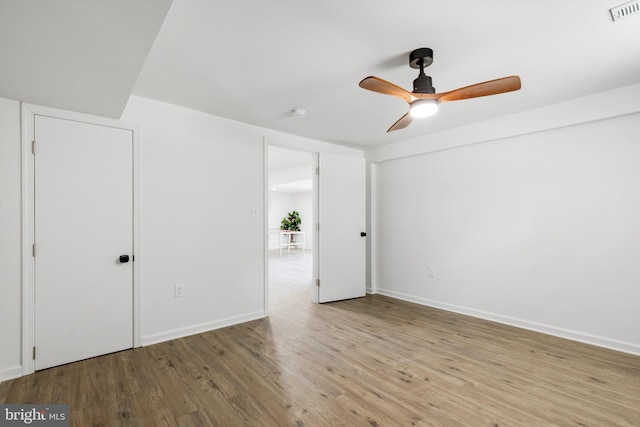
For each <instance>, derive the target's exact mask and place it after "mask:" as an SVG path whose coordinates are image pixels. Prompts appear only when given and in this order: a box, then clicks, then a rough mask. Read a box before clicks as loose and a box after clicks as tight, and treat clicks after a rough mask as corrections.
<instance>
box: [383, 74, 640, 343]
mask: <svg viewBox="0 0 640 427" xmlns="http://www.w3.org/2000/svg"><path fill="white" fill-rule="evenodd" d="M638 89H640V86H638V87H637V88H635V90H636V92H638ZM636 95H637V94H636ZM606 96H607V97H609V96H610V94H606ZM627 96H628V94H626V93H625V94H621V97H620V98H619V101H620V102H619V103H618V104H617V107H616V108H619V105H620V103H622V101H624V100H625V99H626V98H625V97H627ZM632 96H633V95H632ZM582 102H586V100H585V101H577V103H576V105H578V106H580V107H581V108H583V109H584V110H588V109H589V108H590V106H588V105H586V104H585V105H582ZM633 102H635V104H633V107H630V113H629V114H626V115H624V114H623V115H618V116H617V117H610V118H601V119H598V120H585V122H584V123H576V124H575V125H569V126H566V127H558V128H554V129H550V130H547V131H538V132H536V131H533V129H527V131H522V132H521V133H522V135H519V136H505V137H503V138H501V139H496V140H493V141H490V142H485V143H482V144H474V145H463V146H459V147H455V141H454V140H453V139H452V140H447V138H445V137H442V138H440V139H439V138H438V137H437V136H436V137H433V136H431V137H430V138H423V140H422V146H421V147H420V148H418V147H419V146H420V145H421V144H420V142H419V141H414V142H412V144H414V147H413V148H408V146H407V145H405V146H403V147H396V149H397V150H398V151H397V152H396V153H397V158H396V159H395V160H394V159H393V155H392V154H390V153H391V150H392V149H393V147H391V148H389V147H386V148H384V150H386V151H385V152H383V151H382V150H380V151H378V152H375V153H371V156H370V158H371V159H374V160H376V159H377V160H380V159H384V160H387V161H384V162H380V163H377V164H376V165H375V171H376V173H375V176H376V177H377V178H376V179H375V182H374V183H373V186H374V188H376V192H375V198H376V202H375V206H374V212H372V214H373V216H374V217H375V218H376V228H375V230H374V233H375V236H376V243H375V255H374V260H373V261H372V263H374V264H375V266H376V269H377V271H376V274H375V277H374V279H373V280H374V284H375V287H374V291H377V292H379V293H383V294H387V295H390V296H394V297H398V298H402V299H406V300H410V301H415V302H418V303H422V304H426V305H430V306H435V307H440V308H444V309H447V310H452V311H458V312H462V313H466V314H471V315H474V316H478V317H483V318H488V319H492V320H497V321H500V322H504V323H510V324H514V325H517V326H521V327H525V328H529V329H534V330H539V331H542V332H546V333H550V334H555V335H559V336H564V337H567V338H571V339H576V340H579V341H584V342H590V343H594V344H597V345H601V346H605V347H610V348H615V349H619V350H622V351H627V352H631V353H636V354H640V329H638V325H639V324H640V310H638V301H640V286H638V284H640V270H638V268H637V263H638V260H639V259H640V167H638V160H639V159H640V144H639V143H638V135H640V113H637V112H635V113H633V111H634V110H635V111H638V110H637V109H636V108H637V101H633ZM572 111H573V112H575V110H572ZM583 117H586V116H585V115H584V114H583ZM566 118H567V115H565V116H564V119H566ZM560 120H562V119H560ZM504 122H505V126H506V127H508V126H510V124H509V123H508V122H507V121H506V120H505V121H504ZM511 125H512V124H511ZM480 127H481V126H480ZM480 127H478V128H476V130H478V129H480ZM472 130H473V127H471V128H470V129H469V131H470V132H468V133H465V132H462V131H460V134H459V136H460V140H461V141H471V142H474V138H477V137H478V135H481V134H482V131H478V132H472ZM492 132H493V131H492ZM497 132H498V133H499V131H497ZM447 145H448V146H447ZM434 147H435V149H434ZM449 147H451V148H449ZM430 149H432V150H433V151H432V152H430V153H429V150H430ZM412 151H413V152H414V153H416V154H418V155H415V156H412V157H405V156H407V155H410V153H411V152H412ZM421 152H425V153H427V154H421ZM428 265H432V266H435V268H436V277H435V278H429V277H428V275H427V266H428Z"/></svg>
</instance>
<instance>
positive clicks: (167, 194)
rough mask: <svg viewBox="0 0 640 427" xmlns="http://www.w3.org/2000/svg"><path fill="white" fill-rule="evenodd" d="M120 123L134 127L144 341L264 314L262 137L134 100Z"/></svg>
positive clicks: (245, 129) (176, 109) (203, 117)
mask: <svg viewBox="0 0 640 427" xmlns="http://www.w3.org/2000/svg"><path fill="white" fill-rule="evenodd" d="M122 120H123V121H126V122H130V123H137V124H140V127H141V153H140V157H141V159H142V161H141V172H142V182H141V185H142V188H141V193H142V206H141V214H142V218H141V222H142V227H141V233H142V235H141V240H142V247H141V251H142V256H141V257H140V261H141V264H140V265H141V268H142V281H143V286H142V301H143V325H142V341H143V344H146V343H150V342H157V341H163V340H166V339H169V338H174V337H176V336H182V335H185V334H188V333H193V332H198V331H201V330H208V329H213V328H215V327H219V326H224V325H227V324H232V323H237V322H240V321H244V320H247V319H254V318H258V317H263V316H264V277H263V276H264V274H263V271H264V260H263V253H264V252H263V244H264V243H263V237H262V229H263V220H262V219H261V218H262V217H263V215H262V212H263V186H262V182H263V173H264V172H263V143H262V135H261V133H260V132H259V131H258V129H256V128H251V127H248V126H245V125H242V124H240V123H238V122H233V121H229V120H224V119H220V118H217V117H213V116H211V115H208V114H204V113H200V112H196V111H193V110H189V109H186V108H181V107H177V106H174V105H170V104H165V103H161V102H156V101H151V100H148V99H143V98H138V97H132V98H131V100H130V101H129V104H128V105H127V107H126V109H125V112H124V114H123V117H122ZM240 171H241V173H240ZM253 209H256V210H257V211H258V212H259V215H258V218H253V217H252V210H253ZM221 242H224V244H221ZM136 262H137V259H136ZM175 283H184V284H185V293H186V296H185V297H183V298H174V296H173V287H174V284H175Z"/></svg>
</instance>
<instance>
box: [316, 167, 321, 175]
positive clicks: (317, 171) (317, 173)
mask: <svg viewBox="0 0 640 427" xmlns="http://www.w3.org/2000/svg"><path fill="white" fill-rule="evenodd" d="M316 175H320V167H317V168H316Z"/></svg>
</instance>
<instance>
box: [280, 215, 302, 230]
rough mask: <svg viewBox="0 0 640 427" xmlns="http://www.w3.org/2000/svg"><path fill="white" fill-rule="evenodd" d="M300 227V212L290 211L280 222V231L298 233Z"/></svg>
mask: <svg viewBox="0 0 640 427" xmlns="http://www.w3.org/2000/svg"><path fill="white" fill-rule="evenodd" d="M300 225H302V220H301V219H300V212H298V211H291V212H289V213H288V214H287V216H285V217H284V218H282V222H280V230H290V231H300Z"/></svg>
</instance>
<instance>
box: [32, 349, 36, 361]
mask: <svg viewBox="0 0 640 427" xmlns="http://www.w3.org/2000/svg"><path fill="white" fill-rule="evenodd" d="M33 360H36V346H33Z"/></svg>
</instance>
